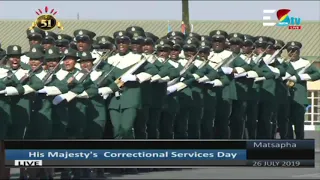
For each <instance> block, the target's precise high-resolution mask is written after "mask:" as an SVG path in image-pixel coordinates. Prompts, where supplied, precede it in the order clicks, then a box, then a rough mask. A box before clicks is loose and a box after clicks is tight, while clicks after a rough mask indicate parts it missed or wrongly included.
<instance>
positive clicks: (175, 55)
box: [170, 49, 181, 60]
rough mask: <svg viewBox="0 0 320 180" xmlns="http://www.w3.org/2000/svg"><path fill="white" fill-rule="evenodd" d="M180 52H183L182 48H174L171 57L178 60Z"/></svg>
mask: <svg viewBox="0 0 320 180" xmlns="http://www.w3.org/2000/svg"><path fill="white" fill-rule="evenodd" d="M180 53H181V50H180V49H172V50H171V52H170V58H171V59H172V60H177V59H179V55H180Z"/></svg>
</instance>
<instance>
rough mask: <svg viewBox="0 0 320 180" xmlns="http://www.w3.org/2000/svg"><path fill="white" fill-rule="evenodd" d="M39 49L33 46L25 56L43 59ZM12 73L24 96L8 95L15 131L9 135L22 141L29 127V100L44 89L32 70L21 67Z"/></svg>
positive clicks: (39, 47)
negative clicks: (20, 85)
mask: <svg viewBox="0 0 320 180" xmlns="http://www.w3.org/2000/svg"><path fill="white" fill-rule="evenodd" d="M41 48H42V47H41V46H34V47H33V48H32V49H31V51H30V52H28V53H27V56H28V57H30V59H41V58H43V50H42V49H41ZM12 71H13V73H14V75H15V76H16V77H17V79H18V80H19V81H20V82H21V84H22V85H23V89H24V94H23V95H19V94H17V93H10V95H12V97H11V114H12V125H13V126H12V128H15V131H14V132H12V133H13V134H12V135H11V137H12V138H13V139H23V138H24V136H25V135H27V131H28V129H27V126H28V127H29V123H30V116H31V106H30V105H31V99H32V97H33V95H34V93H35V92H36V91H37V90H39V89H42V88H43V87H44V84H43V83H42V81H41V80H40V79H39V78H38V77H37V76H36V74H35V72H32V70H29V69H27V68H24V67H22V66H21V67H20V68H19V69H18V70H12ZM7 94H8V91H7ZM29 132H30V131H29Z"/></svg>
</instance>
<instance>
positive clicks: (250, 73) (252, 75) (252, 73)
mask: <svg viewBox="0 0 320 180" xmlns="http://www.w3.org/2000/svg"><path fill="white" fill-rule="evenodd" d="M257 77H259V75H258V74H257V72H255V71H248V72H247V78H257Z"/></svg>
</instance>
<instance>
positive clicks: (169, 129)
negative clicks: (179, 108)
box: [159, 111, 176, 139]
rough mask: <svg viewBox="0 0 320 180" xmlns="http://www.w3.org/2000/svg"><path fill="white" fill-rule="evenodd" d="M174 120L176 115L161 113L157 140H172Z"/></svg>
mask: <svg viewBox="0 0 320 180" xmlns="http://www.w3.org/2000/svg"><path fill="white" fill-rule="evenodd" d="M175 119H176V113H173V112H168V111H162V113H161V119H160V123H159V138H160V139H173V127H174V122H175Z"/></svg>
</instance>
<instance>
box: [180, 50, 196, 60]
mask: <svg viewBox="0 0 320 180" xmlns="http://www.w3.org/2000/svg"><path fill="white" fill-rule="evenodd" d="M183 52H184V56H185V57H186V58H191V57H193V56H194V55H196V53H197V51H196V49H184V51H183Z"/></svg>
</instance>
